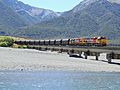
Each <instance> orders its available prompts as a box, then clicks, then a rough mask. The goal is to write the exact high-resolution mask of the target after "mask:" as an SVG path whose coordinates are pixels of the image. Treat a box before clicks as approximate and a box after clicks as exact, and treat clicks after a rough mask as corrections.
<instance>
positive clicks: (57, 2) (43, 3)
mask: <svg viewBox="0 0 120 90" xmlns="http://www.w3.org/2000/svg"><path fill="white" fill-rule="evenodd" d="M19 1H22V2H24V3H26V4H29V5H32V6H36V7H40V8H45V9H50V10H53V11H57V12H63V11H68V10H70V9H72V8H73V7H74V6H76V5H77V4H79V3H80V2H81V1H83V0H19Z"/></svg>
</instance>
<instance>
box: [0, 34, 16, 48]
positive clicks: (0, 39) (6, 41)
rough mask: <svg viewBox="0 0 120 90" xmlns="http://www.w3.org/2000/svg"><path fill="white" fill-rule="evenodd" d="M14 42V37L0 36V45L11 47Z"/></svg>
mask: <svg viewBox="0 0 120 90" xmlns="http://www.w3.org/2000/svg"><path fill="white" fill-rule="evenodd" d="M13 44H14V39H13V38H12V37H10V36H0V46H1V47H11V46H12V45H13Z"/></svg>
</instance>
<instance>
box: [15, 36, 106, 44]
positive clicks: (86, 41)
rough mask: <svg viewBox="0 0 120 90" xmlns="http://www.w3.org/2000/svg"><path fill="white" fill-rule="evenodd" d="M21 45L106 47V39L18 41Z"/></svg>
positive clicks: (101, 37)
mask: <svg viewBox="0 0 120 90" xmlns="http://www.w3.org/2000/svg"><path fill="white" fill-rule="evenodd" d="M15 44H19V45H57V46H68V45H70V46H106V45H107V40H106V37H104V36H100V37H91V38H69V39H55V40H16V41H15Z"/></svg>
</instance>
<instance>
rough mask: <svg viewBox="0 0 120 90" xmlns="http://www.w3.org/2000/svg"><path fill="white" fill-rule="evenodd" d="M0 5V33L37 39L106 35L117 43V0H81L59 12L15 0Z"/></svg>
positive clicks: (2, 0) (119, 27)
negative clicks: (70, 7) (71, 7)
mask: <svg viewBox="0 0 120 90" xmlns="http://www.w3.org/2000/svg"><path fill="white" fill-rule="evenodd" d="M0 7H1V8H0V35H4V34H5V35H12V36H20V37H30V38H37V39H40V38H42V39H50V38H52V39H55V38H74V37H91V36H106V37H107V38H108V39H114V40H117V41H118V42H119V43H120V0H84V1H82V2H80V3H79V4H78V5H77V6H75V7H74V8H73V9H72V10H70V11H67V12H62V13H56V12H53V11H51V10H46V9H41V8H36V7H33V6H30V5H27V4H24V3H22V2H20V1H17V0H0ZM1 12H3V13H1ZM1 16H2V17H1ZM8 18H9V19H8ZM31 25H32V26H31ZM3 27H5V28H3ZM6 28H7V29H6Z"/></svg>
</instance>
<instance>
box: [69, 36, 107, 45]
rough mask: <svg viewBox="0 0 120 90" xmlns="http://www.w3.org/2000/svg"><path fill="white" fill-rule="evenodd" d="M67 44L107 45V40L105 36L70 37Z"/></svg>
mask: <svg viewBox="0 0 120 90" xmlns="http://www.w3.org/2000/svg"><path fill="white" fill-rule="evenodd" d="M69 45H77V46H106V45H107V40H106V38H105V37H92V38H73V39H70V43H69Z"/></svg>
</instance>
